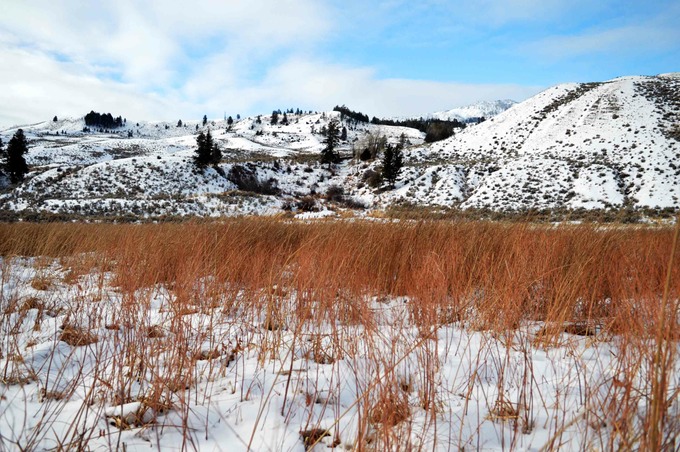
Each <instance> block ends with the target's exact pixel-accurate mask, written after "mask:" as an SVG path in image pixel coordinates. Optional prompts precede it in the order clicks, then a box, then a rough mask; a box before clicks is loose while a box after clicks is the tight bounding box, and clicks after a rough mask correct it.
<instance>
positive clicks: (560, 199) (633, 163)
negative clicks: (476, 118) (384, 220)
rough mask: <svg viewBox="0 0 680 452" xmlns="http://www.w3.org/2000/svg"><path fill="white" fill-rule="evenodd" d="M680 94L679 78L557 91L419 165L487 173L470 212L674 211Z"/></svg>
mask: <svg viewBox="0 0 680 452" xmlns="http://www.w3.org/2000/svg"><path fill="white" fill-rule="evenodd" d="M679 93H680V80H679V79H677V78H672V77H624V78H619V79H614V80H611V81H608V82H604V83H588V84H565V85H559V86H556V87H553V88H550V89H548V90H546V91H544V92H542V93H540V94H538V95H536V96H535V97H533V98H531V99H529V100H527V101H525V102H523V103H521V104H518V105H516V106H515V107H513V108H511V109H509V110H508V111H506V112H504V113H502V114H500V115H498V116H496V117H494V118H492V119H490V120H488V121H486V122H484V123H482V124H480V125H478V126H476V127H474V128H468V129H467V130H465V131H463V132H461V133H459V134H457V135H456V136H455V137H453V138H450V139H448V140H446V141H445V142H441V143H435V144H433V145H432V146H429V147H426V148H423V149H422V155H420V156H418V158H419V159H420V160H422V161H428V160H429V161H431V160H433V159H437V160H446V161H449V162H459V163H460V164H461V165H463V166H466V167H468V168H470V167H471V168H476V167H480V166H481V167H482V168H483V169H486V172H487V174H486V175H485V176H484V177H482V178H479V179H477V180H474V181H469V185H470V193H469V196H468V197H467V198H465V199H461V201H463V203H462V206H463V207H489V208H496V209H497V208H499V207H501V208H510V209H524V208H557V207H571V208H578V207H585V208H603V207H608V206H624V205H630V206H635V207H652V208H655V207H659V208H666V207H675V208H677V207H678V206H680V166H679V165H680V162H679V161H678V155H679V153H680V141H679V138H680V136H679V134H678V131H679V130H680V129H679V127H680V123H679V119H680V94H679Z"/></svg>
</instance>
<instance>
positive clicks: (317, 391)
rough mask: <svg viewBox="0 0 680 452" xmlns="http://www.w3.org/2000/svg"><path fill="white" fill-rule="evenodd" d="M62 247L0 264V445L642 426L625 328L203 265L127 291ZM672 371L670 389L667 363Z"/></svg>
mask: <svg viewBox="0 0 680 452" xmlns="http://www.w3.org/2000/svg"><path fill="white" fill-rule="evenodd" d="M80 258H82V259H90V260H94V261H96V260H97V259H98V258H97V256H80ZM75 262H76V261H75V260H74V261H69V260H68V259H61V260H53V259H48V258H12V259H9V258H5V259H4V260H2V261H1V264H2V265H1V273H0V277H1V283H2V286H1V289H2V290H1V292H0V302H1V307H2V312H1V313H0V315H1V320H0V322H1V323H0V327H1V336H0V337H1V339H2V347H1V349H0V352H1V353H2V356H0V358H1V359H0V369H1V372H2V376H1V378H2V380H1V382H0V435H1V436H0V449H3V450H4V449H19V448H21V449H22V450H42V449H72V448H73V449H75V448H77V447H79V446H85V448H86V449H88V450H111V449H122V450H128V451H130V450H149V449H156V450H163V451H165V450H185V449H188V450H194V449H196V450H225V451H226V450H247V448H248V447H250V448H251V449H252V450H257V451H268V450H273V451H288V450H291V451H297V450H299V451H302V450H305V449H312V448H313V449H315V450H326V448H327V447H332V446H335V447H337V448H339V449H340V450H342V449H345V450H389V449H392V450H462V449H476V450H500V449H518V450H540V449H549V450H550V449H563V450H582V449H591V448H595V449H601V448H607V449H608V448H609V447H619V446H620V447H623V448H624V449H625V448H627V447H628V446H631V445H632V446H635V445H636V444H638V441H640V436H639V435H640V434H641V429H642V426H643V425H644V424H643V423H644V419H645V416H646V413H647V410H648V406H649V401H650V397H649V394H650V386H649V385H650V379H649V372H650V368H649V361H648V360H649V359H651V358H650V357H648V356H646V355H645V354H644V353H642V352H643V351H644V348H642V347H635V346H633V344H635V343H636V342H635V341H631V340H624V339H623V338H620V337H617V336H612V335H605V334H596V335H592V334H594V333H600V331H599V330H598V331H590V328H587V327H586V328H584V327H583V326H582V325H581V326H574V325H572V326H570V327H568V328H566V329H567V330H569V331H571V332H572V333H583V334H588V335H587V336H579V335H576V334H569V333H567V332H561V331H562V330H563V329H564V326H556V327H555V328H557V330H559V331H560V332H561V333H559V334H557V335H556V336H555V337H554V338H553V337H550V340H548V339H549V337H548V335H546V330H550V329H551V325H544V324H541V323H538V322H537V323H526V324H523V325H521V326H520V327H518V328H517V329H515V330H512V331H484V330H476V329H475V322H474V321H468V322H467V323H466V324H465V325H463V324H461V322H459V321H457V314H456V313H455V312H447V311H446V310H439V311H437V312H436V316H435V317H428V315H430V314H432V313H427V312H425V311H423V310H421V309H420V308H419V306H417V305H415V304H414V303H412V302H411V301H410V300H409V299H406V298H393V299H379V298H367V299H365V300H351V299H343V297H342V294H339V295H338V302H337V304H335V305H334V306H333V308H332V309H328V308H325V309H324V310H323V311H320V309H321V308H322V306H321V305H319V304H317V303H316V302H315V299H314V298H313V296H310V294H306V293H296V292H295V291H294V290H293V289H291V288H284V287H277V286H273V287H271V288H268V289H266V290H264V289H263V290H261V291H257V290H247V291H246V290H244V289H242V288H238V287H229V286H225V287H224V288H223V290H221V291H216V290H214V286H213V285H211V284H210V282H211V281H210V279H209V278H208V279H201V280H199V281H196V282H195V286H194V287H192V288H191V290H190V291H188V292H187V291H185V290H182V287H180V286H175V285H173V284H170V283H169V284H166V285H158V286H155V287H152V288H147V289H143V290H137V291H134V292H129V291H127V290H125V287H124V286H123V285H124V281H121V280H118V279H116V277H115V276H114V275H113V274H112V273H110V272H109V271H108V269H107V263H106V262H104V261H101V262H98V264H97V266H96V267H95V269H94V270H88V271H87V272H80V271H78V266H77V265H75ZM466 317H467V318H474V314H468V315H467V316H466ZM579 330H581V331H579ZM553 339H554V340H553ZM641 343H644V341H641V342H639V343H637V344H638V345H639V344H641ZM649 349H650V350H651V349H652V345H651V344H649ZM669 370H670V375H671V378H670V380H671V385H670V387H669V388H667V390H668V394H669V397H672V395H673V394H675V395H677V391H678V388H679V387H680V368H679V367H678V365H677V363H676V364H675V367H674V368H673V369H669ZM668 415H669V421H668V422H667V424H666V428H665V430H666V431H665V438H667V439H668V438H672V437H673V436H674V435H677V433H678V432H679V431H680V423H679V422H678V420H679V419H680V403H679V402H678V399H677V397H675V398H674V399H671V404H670V406H669V407H668ZM313 443H318V444H316V445H315V446H314V445H313ZM675 446H676V447H677V443H675Z"/></svg>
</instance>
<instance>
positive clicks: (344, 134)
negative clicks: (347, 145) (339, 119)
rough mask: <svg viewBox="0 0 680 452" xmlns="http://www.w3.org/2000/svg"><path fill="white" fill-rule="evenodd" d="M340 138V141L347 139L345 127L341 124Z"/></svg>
mask: <svg viewBox="0 0 680 452" xmlns="http://www.w3.org/2000/svg"><path fill="white" fill-rule="evenodd" d="M340 139H341V140H342V141H347V127H345V126H342V133H341V134H340Z"/></svg>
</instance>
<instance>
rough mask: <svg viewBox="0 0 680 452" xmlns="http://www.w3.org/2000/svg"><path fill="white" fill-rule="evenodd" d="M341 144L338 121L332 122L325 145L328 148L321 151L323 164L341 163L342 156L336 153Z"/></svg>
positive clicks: (324, 141) (329, 125)
mask: <svg viewBox="0 0 680 452" xmlns="http://www.w3.org/2000/svg"><path fill="white" fill-rule="evenodd" d="M339 142H340V128H339V125H338V122H337V121H336V120H332V121H331V122H329V123H328V127H327V128H326V139H325V140H323V143H324V144H325V145H326V147H324V148H323V150H322V151H321V163H328V164H329V165H330V164H331V163H337V162H339V161H340V156H339V155H338V153H337V152H336V151H335V148H336V147H337V145H338V143H339Z"/></svg>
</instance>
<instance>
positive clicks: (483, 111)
mask: <svg viewBox="0 0 680 452" xmlns="http://www.w3.org/2000/svg"><path fill="white" fill-rule="evenodd" d="M514 105H517V102H515V101H514V100H510V99H503V100H494V101H481V102H476V103H474V104H471V105H466V106H464V107H459V108H452V109H451V110H446V111H438V112H435V113H432V114H431V115H430V116H431V117H432V118H435V119H441V120H446V121H452V120H454V119H456V120H458V121H461V122H469V121H470V120H475V119H478V118H485V119H489V118H492V117H494V116H497V115H499V114H501V113H503V112H504V111H505V110H507V109H509V108H511V107H512V106H514Z"/></svg>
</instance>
